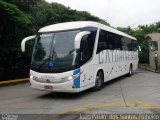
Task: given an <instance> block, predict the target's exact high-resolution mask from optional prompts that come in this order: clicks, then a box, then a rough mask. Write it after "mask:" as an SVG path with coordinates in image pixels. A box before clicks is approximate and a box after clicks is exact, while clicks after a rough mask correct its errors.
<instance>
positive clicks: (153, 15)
mask: <svg viewBox="0 0 160 120" xmlns="http://www.w3.org/2000/svg"><path fill="white" fill-rule="evenodd" d="M46 1H48V2H58V3H61V4H63V5H65V6H69V7H71V8H72V9H76V10H80V11H88V12H90V13H91V14H93V15H95V16H98V17H100V18H102V19H105V20H107V21H108V22H109V23H110V24H111V25H112V26H115V27H117V26H121V27H126V26H137V25H142V24H150V23H153V22H157V21H160V14H159V13H160V7H159V5H160V0H46Z"/></svg>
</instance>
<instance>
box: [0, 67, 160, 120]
mask: <svg viewBox="0 0 160 120" xmlns="http://www.w3.org/2000/svg"><path fill="white" fill-rule="evenodd" d="M0 113H3V114H4V113H5V114H6V113H7V114H37V116H36V117H35V116H34V117H33V119H37V120H38V119H39V120H40V119H42V118H43V119H45V118H46V119H50V118H47V117H48V116H46V115H45V114H50V115H53V116H54V117H58V119H66V118H74V119H79V118H78V117H77V115H78V114H79V113H85V114H152V113H153V114H154V113H156V114H157V113H159V114H160V74H158V73H153V72H150V71H146V70H143V69H138V70H136V71H135V72H134V73H133V75H132V76H131V77H127V76H122V77H120V78H117V79H114V80H112V81H110V82H107V83H106V84H105V85H104V87H103V89H102V90H101V91H97V92H92V91H91V90H87V91H84V92H81V93H78V94H69V93H53V92H46V91H38V90H34V89H31V88H30V87H29V83H28V82H27V83H21V84H14V85H8V86H1V88H0ZM40 115H42V116H40ZM53 116H50V117H53ZM24 118H26V119H27V116H26V117H24Z"/></svg>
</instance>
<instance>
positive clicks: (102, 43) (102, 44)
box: [97, 30, 109, 54]
mask: <svg viewBox="0 0 160 120" xmlns="http://www.w3.org/2000/svg"><path fill="white" fill-rule="evenodd" d="M106 41H107V32H105V31H104V30H100V33H99V39H98V45H97V54H98V53H99V52H101V51H103V50H105V49H107V45H109V44H107V42H106Z"/></svg>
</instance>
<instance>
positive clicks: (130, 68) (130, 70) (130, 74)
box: [128, 64, 133, 76]
mask: <svg viewBox="0 0 160 120" xmlns="http://www.w3.org/2000/svg"><path fill="white" fill-rule="evenodd" d="M132 72H133V69H132V64H131V65H130V67H129V72H128V76H132Z"/></svg>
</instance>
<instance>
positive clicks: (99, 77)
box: [93, 71, 104, 91]
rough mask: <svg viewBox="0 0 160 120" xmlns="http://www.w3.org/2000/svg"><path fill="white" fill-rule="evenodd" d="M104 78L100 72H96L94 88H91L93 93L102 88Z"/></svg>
mask: <svg viewBox="0 0 160 120" xmlns="http://www.w3.org/2000/svg"><path fill="white" fill-rule="evenodd" d="M103 83H104V77H103V74H102V72H100V71H99V72H98V73H97V76H96V80H95V86H94V87H93V91H98V90H100V89H101V88H102V87H103Z"/></svg>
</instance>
